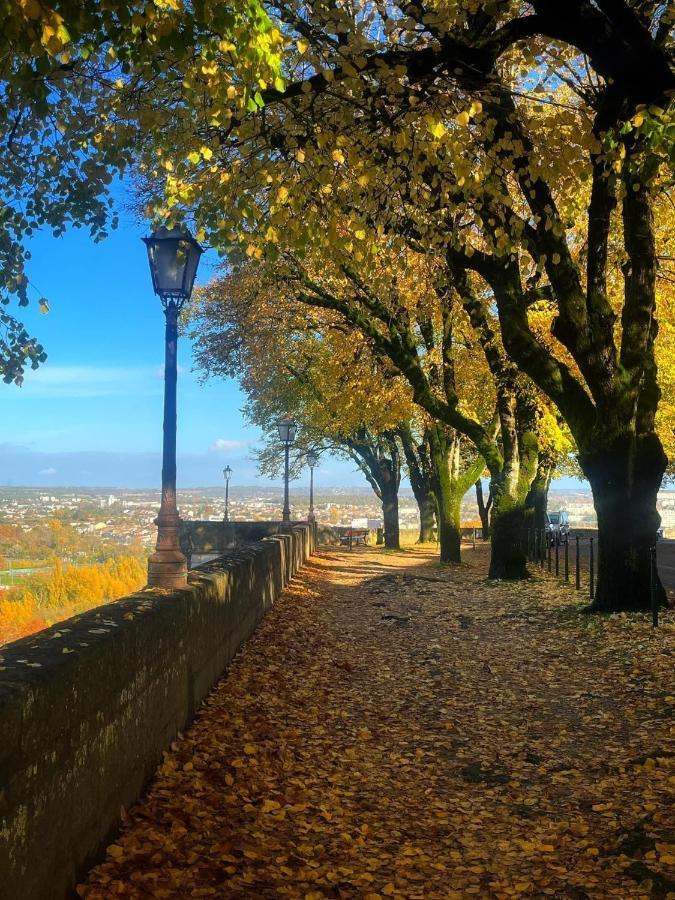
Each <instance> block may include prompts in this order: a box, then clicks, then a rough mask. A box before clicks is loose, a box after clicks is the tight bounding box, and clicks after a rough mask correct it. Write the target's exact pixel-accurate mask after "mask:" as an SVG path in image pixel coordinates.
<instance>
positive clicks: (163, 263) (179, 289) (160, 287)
mask: <svg viewBox="0 0 675 900" xmlns="http://www.w3.org/2000/svg"><path fill="white" fill-rule="evenodd" d="M143 241H144V243H145V246H146V247H147V248H148V260H149V261H150V274H151V276H152V286H153V288H154V289H155V293H156V294H158V295H159V296H160V297H161V298H162V302H164V303H166V302H167V301H169V300H173V301H174V302H175V303H176V304H177V305H178V306H182V304H183V303H185V301H186V300H189V299H190V296H191V294H192V288H193V287H194V283H195V276H196V275H197V266H198V265H199V258H200V257H201V255H202V253H203V250H202V248H201V247H200V246H199V244H198V243H197V241H196V240H195V239H194V238H193V237H192V235H191V234H190V232H189V231H188V230H187V229H185V228H178V227H177V228H171V229H169V228H165V227H162V228H157V229H156V230H155V231H153V233H152V234H151V235H150V237H147V238H143Z"/></svg>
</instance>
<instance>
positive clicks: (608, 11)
mask: <svg viewBox="0 0 675 900" xmlns="http://www.w3.org/2000/svg"><path fill="white" fill-rule="evenodd" d="M277 10H278V14H279V16H280V19H281V21H282V28H283V29H284V31H285V33H286V34H287V35H288V37H289V38H290V37H292V38H293V39H294V40H295V52H293V53H291V55H290V58H289V59H288V61H287V63H286V70H287V76H288V80H289V83H288V85H287V86H286V88H285V90H284V91H279V90H278V89H272V88H270V89H267V90H264V91H263V92H262V94H261V96H262V99H263V101H264V102H265V104H266V105H265V108H264V110H263V112H262V113H261V114H260V115H258V116H255V117H248V118H247V117H246V116H242V117H240V118H239V119H237V120H236V121H234V122H229V123H228V124H227V126H226V127H214V128H213V129H212V130H211V131H208V130H207V131H206V132H204V133H205V134H206V135H207V136H208V137H209V139H210V141H211V144H212V146H213V148H214V153H215V154H217V160H218V164H217V165H210V166H209V167H206V166H204V165H202V166H201V167H199V168H197V169H195V168H190V169H188V167H187V166H185V165H179V167H178V169H177V171H176V172H175V174H174V173H172V177H171V179H170V183H167V188H168V200H169V205H171V204H173V205H176V204H178V205H184V206H186V207H190V208H191V209H194V212H195V215H196V217H197V219H198V221H200V222H201V223H202V224H203V225H204V227H205V228H206V229H207V231H208V232H209V233H210V234H212V236H213V238H212V239H213V241H214V243H216V244H218V245H220V246H223V247H226V246H230V245H231V244H232V242H233V241H241V242H243V243H244V245H245V246H246V247H247V248H248V249H249V252H250V253H251V254H252V255H258V254H262V253H263V252H265V248H266V247H269V246H277V245H278V243H279V242H280V241H281V240H282V241H283V243H284V244H286V245H290V246H293V247H294V248H295V249H296V250H297V248H298V247H301V246H307V245H308V244H309V245H312V246H313V247H314V248H316V247H317V246H328V245H329V244H330V243H335V239H336V238H335V229H334V228H333V227H332V225H331V223H332V221H333V219H334V215H333V213H332V211H331V210H332V209H334V208H335V206H336V205H337V207H339V211H340V215H343V214H344V211H345V210H346V209H349V210H350V215H351V221H352V227H351V228H350V233H349V234H344V235H343V236H342V238H341V242H342V245H348V244H349V243H350V242H351V243H352V244H356V243H360V241H361V238H360V235H361V234H362V233H363V234H364V235H367V226H369V225H370V224H372V225H373V227H375V228H376V229H377V228H379V229H384V230H385V231H387V232H388V233H396V234H398V235H401V234H405V235H408V236H412V237H413V238H414V239H415V240H416V241H418V242H421V243H422V244H423V245H424V249H425V251H426V250H427V249H428V248H429V247H431V248H434V249H435V250H436V251H437V252H439V253H444V254H446V255H447V261H448V265H449V267H450V268H451V269H452V270H453V272H454V273H455V276H459V277H461V278H463V277H464V276H465V275H466V273H468V272H474V273H476V275H477V276H478V277H479V279H480V282H481V284H482V285H483V289H484V290H485V291H486V292H487V294H488V296H489V298H490V301H489V302H492V303H494V304H496V307H497V310H498V314H499V318H500V323H501V333H502V336H503V342H504V347H505V349H506V351H507V353H508V355H509V356H510V358H511V359H512V360H513V361H514V362H515V363H516V364H517V365H518V367H519V368H520V369H521V370H523V371H524V372H526V373H527V374H528V375H529V376H530V377H531V378H532V379H533V381H534V382H535V383H536V384H537V385H538V387H539V388H540V389H541V390H542V391H543V392H544V393H545V394H547V395H548V396H549V397H550V399H551V400H552V402H553V403H554V404H555V405H556V406H557V407H558V409H559V410H560V412H561V414H562V415H563V417H564V418H565V421H566V422H567V424H568V425H569V427H570V429H571V431H572V434H573V436H574V439H575V441H576V444H577V446H578V448H579V460H580V464H581V466H582V469H583V471H584V473H585V475H586V477H588V479H589V480H590V482H591V485H592V488H593V492H594V499H595V504H596V510H597V514H598V523H599V529H600V541H601V545H602V546H603V552H602V554H601V560H600V569H599V578H598V596H597V604H596V605H597V608H598V609H603V610H617V609H621V608H626V609H627V608H637V609H640V608H645V606H646V605H647V604H648V602H649V581H648V564H647V558H648V554H647V549H648V547H649V546H650V545H651V544H652V543H653V541H654V539H655V532H656V527H657V524H658V516H657V513H656V507H655V498H656V491H657V489H658V486H659V484H660V481H661V478H662V475H663V472H664V469H665V465H666V458H665V455H664V453H663V448H662V446H661V443H660V440H659V438H658V434H657V432H656V417H657V412H658V403H659V394H660V392H659V386H658V379H657V366H656V358H657V351H656V349H655V346H656V342H657V338H658V329H657V325H656V317H655V312H656V272H657V263H658V259H657V253H656V244H655V233H654V218H653V217H654V203H655V189H656V185H657V184H658V181H659V178H660V177H661V172H662V170H663V166H664V165H665V164H666V163H668V162H669V161H672V157H673V143H674V142H673V140H672V119H671V115H672V113H671V110H670V98H671V95H672V91H673V88H674V87H675V75H674V73H673V65H672V54H671V53H670V48H671V25H672V22H673V10H672V7H671V5H670V4H663V3H643V2H641V0H640V2H638V0H634V2H627V0H611V2H609V0H601V2H597V3H596V2H591V0H574V2H570V3H567V4H565V5H564V7H563V6H561V5H560V4H554V3H551V2H550V0H532V2H530V3H527V2H516V0H512V2H504V3H495V4H475V3H473V2H460V3H458V4H453V5H452V7H451V8H449V9H448V10H442V11H440V10H435V9H434V10H431V9H428V8H427V7H425V5H424V4H422V3H417V2H415V3H413V4H405V5H404V6H402V7H401V8H396V7H392V8H391V9H389V8H386V9H380V8H379V7H372V6H368V7H366V6H363V7H361V6H357V7H349V8H344V7H332V6H329V7H322V8H316V7H312V9H311V10H310V11H309V12H307V11H306V10H304V9H303V8H302V7H301V6H300V4H296V3H294V2H290V3H287V4H281V5H279V6H278V7H277ZM169 118H170V117H169ZM173 137H174V135H173V134H172V130H171V127H169V129H168V131H167V133H165V134H164V135H163V140H164V142H165V144H169V143H170V142H171V141H172V140H173ZM157 174H159V172H158V173H157ZM223 178H225V181H224V182H223V180H222V179H223ZM168 181H169V180H168V179H167V182H168ZM336 198H337V202H336ZM165 206H166V197H165V196H163V197H162V198H161V200H160V201H159V204H158V207H156V208H159V207H165ZM224 210H226V211H227V212H225V213H224V212H223V211H224ZM613 242H614V243H616V244H617V245H619V246H620V247H621V253H622V258H623V269H622V274H621V281H622V291H621V301H620V310H619V318H618V319H617V311H616V310H615V309H614V308H613V305H612V302H611V299H610V297H609V295H608V269H609V263H610V249H611V244H612V243H613ZM338 243H339V241H338ZM338 249H339V248H338ZM671 255H672V254H671ZM542 302H544V303H550V304H551V305H552V308H553V310H554V316H553V318H554V322H555V324H554V328H553V334H552V339H553V343H549V344H547V343H545V342H542V341H541V340H540V339H539V337H538V335H537V333H536V330H535V329H534V328H533V326H532V323H531V321H530V310H531V309H532V307H533V305H535V304H538V303H542ZM416 399H418V398H416ZM448 424H452V423H448ZM457 427H459V426H457ZM524 433H525V431H523V434H524ZM504 435H505V432H504V428H503V426H502V440H506V442H507V444H508V443H509V438H508V435H507V436H506V438H505V437H504ZM475 438H476V441H477V446H478V444H483V445H484V449H485V450H486V452H488V451H490V448H489V447H488V446H487V444H485V442H484V440H483V436H482V435H480V434H476V435H475ZM472 439H473V438H472ZM507 444H505V446H506V445H507ZM479 449H481V448H479ZM481 452H482V451H481ZM485 461H486V464H487V465H488V468H490V469H491V471H492V472H494V473H495V474H493V479H495V488H496V491H495V500H494V504H495V506H494V512H495V524H496V525H497V523H498V522H499V521H500V520H501V513H500V504H501V494H500V492H503V487H502V486H501V485H500V483H499V481H500V477H501V476H500V475H499V473H498V472H497V469H498V468H501V465H500V464H498V460H497V457H496V456H495V454H494V453H490V452H488V456H487V457H486V458H485ZM506 470H507V471H508V466H507V467H506ZM502 480H503V479H502ZM510 493H511V490H510V488H509V489H508V490H507V491H506V495H507V501H506V506H507V507H509V506H510V505H511V504H512V503H513V502H515V501H514V500H513V498H512V497H509V496H508V495H509V494H510ZM514 496H515V495H514ZM516 505H517V504H516ZM510 517H511V513H510V512H509V511H508V510H507V514H506V519H504V520H503V521H504V522H505V523H506V524H507V525H508V523H509V521H510ZM619 520H621V521H624V522H626V521H627V522H630V527H623V526H622V527H621V528H617V527H616V522H617V521H619ZM500 544H501V541H500V537H499V534H497V545H496V546H499V545H500ZM504 551H505V552H507V551H508V548H507V547H504ZM512 557H513V558H512V560H511V563H508V564H506V565H502V566H501V569H502V571H503V572H504V573H505V574H509V573H510V572H511V571H512V570H517V569H519V568H522V560H518V559H517V557H516V555H515V554H514V553H512Z"/></svg>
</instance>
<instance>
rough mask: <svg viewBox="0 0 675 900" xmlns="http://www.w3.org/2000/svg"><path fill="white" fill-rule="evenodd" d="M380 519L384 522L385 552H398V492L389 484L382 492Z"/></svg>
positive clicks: (399, 546) (399, 542) (399, 544)
mask: <svg viewBox="0 0 675 900" xmlns="http://www.w3.org/2000/svg"><path fill="white" fill-rule="evenodd" d="M382 518H383V520H384V546H385V547H386V548H387V550H400V549H401V541H400V534H399V524H398V490H397V489H396V487H393V488H392V486H391V485H389V484H388V485H386V486H384V488H383V490H382Z"/></svg>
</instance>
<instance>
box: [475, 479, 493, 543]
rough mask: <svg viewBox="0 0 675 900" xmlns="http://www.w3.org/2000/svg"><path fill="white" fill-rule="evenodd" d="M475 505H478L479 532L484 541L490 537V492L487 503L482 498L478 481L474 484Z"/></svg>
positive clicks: (481, 488)
mask: <svg viewBox="0 0 675 900" xmlns="http://www.w3.org/2000/svg"><path fill="white" fill-rule="evenodd" d="M476 503H477V504H478V515H479V516H480V522H481V531H482V537H483V540H484V541H487V540H488V538H489V537H490V509H491V507H492V492H490V493H489V494H488V498H487V502H486V501H485V500H484V498H483V482H482V481H481V480H480V478H479V479H478V481H477V482H476Z"/></svg>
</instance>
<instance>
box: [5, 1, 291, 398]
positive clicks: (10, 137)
mask: <svg viewBox="0 0 675 900" xmlns="http://www.w3.org/2000/svg"><path fill="white" fill-rule="evenodd" d="M280 39H281V38H280V35H279V32H278V31H277V30H276V29H275V28H274V27H273V25H272V23H271V21H270V20H269V18H268V16H267V15H266V13H265V12H264V10H263V9H262V7H261V6H260V5H259V4H258V3H257V2H256V0H232V2H231V3H228V4H224V3H215V2H210V0H207V2H202V3H197V4H183V3H181V2H178V0H166V2H156V3H146V2H145V0H130V2H127V3H102V2H99V0H80V2H73V0H49V2H42V0H2V2H0V107H1V108H2V112H1V113H0V142H1V143H2V146H3V148H4V151H3V153H2V155H1V156H0V222H1V223H2V228H1V229H0V304H1V305H2V306H0V377H2V379H3V380H4V381H5V382H6V383H11V382H16V383H17V384H21V382H22V380H23V377H24V372H25V368H26V366H28V365H29V366H30V367H31V368H33V369H35V368H37V367H38V366H39V365H40V364H41V363H42V362H44V361H45V359H46V353H45V351H44V348H43V347H42V345H41V344H40V343H39V342H38V341H37V340H36V339H35V338H33V337H31V336H30V335H29V334H28V333H27V331H26V329H25V328H24V326H23V325H22V324H21V322H20V321H19V320H18V319H17V318H16V316H15V315H14V314H13V313H11V312H10V311H9V305H10V303H16V304H18V306H19V307H22V306H26V305H27V304H28V302H29V288H30V287H31V284H30V281H29V277H28V271H29V260H30V252H29V251H28V249H27V247H26V239H28V238H30V237H31V235H33V234H34V233H35V232H36V231H38V230H40V229H42V228H49V229H51V230H52V232H53V234H54V235H55V236H59V235H61V234H62V233H63V232H64V230H65V229H66V228H67V227H68V226H76V227H84V228H87V229H88V230H89V232H90V234H91V236H92V238H93V239H94V240H96V241H98V240H101V239H102V238H104V237H105V236H106V234H107V231H108V229H109V228H111V227H113V228H114V227H115V226H116V224H117V212H116V210H115V208H114V203H113V200H112V198H111V197H110V196H109V194H110V188H111V185H112V184H113V182H114V180H115V178H116V177H121V176H123V175H124V173H125V171H126V170H127V168H128V166H129V164H130V163H131V161H132V159H134V158H135V149H136V145H137V142H138V135H139V133H140V132H141V131H142V130H145V129H148V128H152V127H153V126H155V125H158V124H159V119H161V111H158V110H156V109H153V106H154V102H153V101H152V100H151V99H149V100H148V104H147V105H144V106H143V108H142V109H141V108H138V107H135V113H136V114H135V116H134V117H133V118H132V117H130V116H129V115H127V110H126V108H125V104H126V103H127V101H128V97H129V95H131V96H135V95H136V96H140V95H145V88H146V87H147V86H148V85H151V84H152V83H153V82H154V81H155V80H156V79H158V78H161V77H162V73H163V72H166V71H168V70H172V71H176V70H177V69H182V70H188V69H194V71H195V75H194V84H193V90H194V91H196V92H197V93H199V94H200V102H201V100H202V99H203V97H204V92H205V91H206V93H208V94H209V95H210V96H211V102H212V103H213V104H214V109H212V111H211V121H215V118H216V112H215V108H217V109H218V111H219V113H218V114H219V115H220V116H223V117H224V116H225V115H226V110H227V109H229V110H230V112H231V110H232V109H235V108H237V109H238V108H239V103H240V101H241V103H242V104H243V105H244V106H245V105H246V104H248V105H249V106H252V107H254V108H257V101H256V100H255V93H256V90H257V89H258V88H259V83H258V82H259V80H262V79H267V81H268V82H269V83H273V82H275V80H276V84H277V86H278V87H282V86H283V83H282V82H281V81H280V79H279V77H278V71H279V57H278V47H279V41H280ZM216 53H218V54H221V55H222V56H223V57H226V58H227V60H228V63H229V65H228V70H227V72H226V73H224V72H221V71H220V70H217V69H215V68H214V67H213V64H212V59H213V57H214V55H215V54H216ZM190 93H191V88H190V87H189V86H188V82H187V79H186V80H185V82H184V84H183V88H182V97H183V101H189V97H190ZM186 114H188V115H189V113H186ZM202 143H203V142H199V143H198V144H197V145H196V146H195V147H192V148H189V150H188V151H186V152H190V151H191V152H197V153H199V152H200V147H201V146H202ZM37 296H38V297H39V296H40V295H39V294H38V295H37ZM39 303H40V308H41V309H42V310H43V311H45V312H46V311H47V310H48V308H49V304H48V301H47V300H46V298H44V297H41V298H40V299H39Z"/></svg>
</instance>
